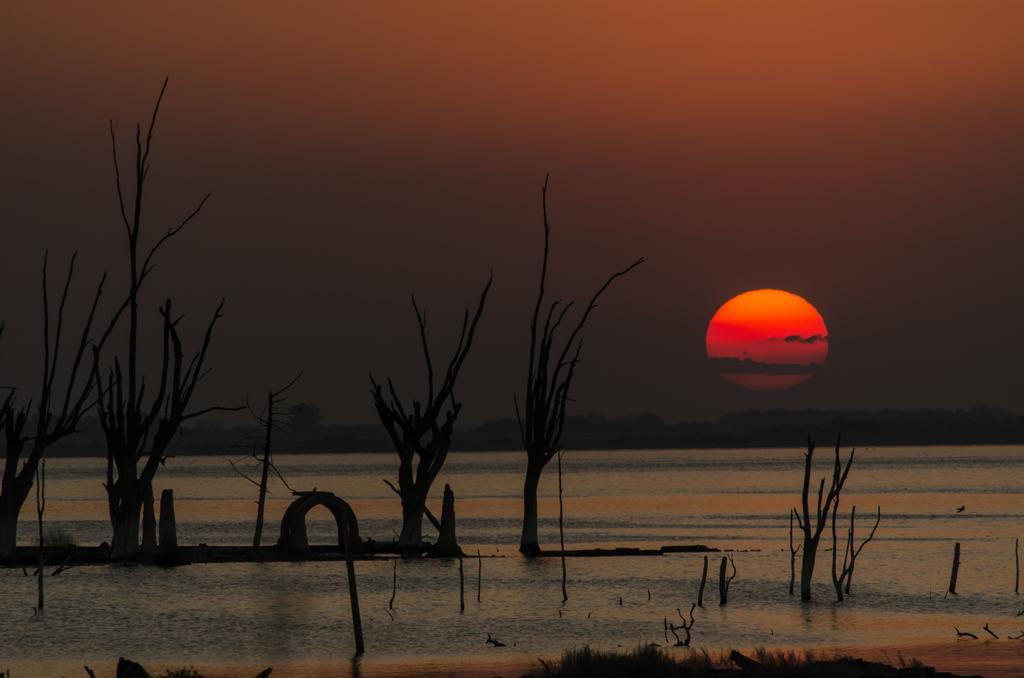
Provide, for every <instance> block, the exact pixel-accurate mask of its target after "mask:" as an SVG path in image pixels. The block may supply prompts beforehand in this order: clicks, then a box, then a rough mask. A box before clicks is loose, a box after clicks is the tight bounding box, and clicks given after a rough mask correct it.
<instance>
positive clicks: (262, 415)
mask: <svg viewBox="0 0 1024 678" xmlns="http://www.w3.org/2000/svg"><path fill="white" fill-rule="evenodd" d="M301 378H302V372H299V373H298V374H297V375H296V376H295V378H294V379H292V380H291V381H290V382H288V383H287V384H286V385H284V386H282V387H281V388H279V389H277V390H271V391H268V392H267V404H266V406H265V408H264V409H263V411H262V412H256V410H254V409H253V408H252V406H251V405H249V402H248V398H247V399H246V404H245V406H246V408H247V409H248V410H249V413H250V414H251V415H252V416H253V418H254V419H256V422H257V423H258V424H259V425H260V426H262V427H263V429H264V438H263V456H262V457H257V456H256V450H255V449H253V453H252V458H253V459H255V460H256V462H257V466H258V469H259V477H260V479H259V480H258V481H257V480H254V479H253V478H252V477H251V476H250V475H249V474H248V473H246V472H244V471H242V470H241V469H239V468H238V466H237V465H236V464H235V462H233V461H231V460H230V459H229V460H228V463H229V464H231V468H233V469H234V470H235V473H237V474H238V475H240V476H242V477H243V478H245V479H246V480H248V481H249V482H250V483H252V484H253V485H255V486H256V487H257V488H258V489H259V496H258V498H257V500H256V529H255V531H254V532H253V536H252V547H253V548H254V549H255V548H259V547H260V542H261V541H262V539H263V514H264V509H265V507H266V503H267V482H268V481H269V480H270V472H271V471H273V472H274V474H275V475H276V476H277V477H278V478H279V479H280V480H281V482H282V483H283V484H284V486H285V487H287V488H288V490H289V491H292V488H291V486H290V485H288V481H286V480H285V479H284V476H283V475H282V474H281V471H279V470H278V468H277V466H275V465H274V461H273V457H272V455H271V441H272V440H273V434H274V431H275V430H280V429H281V427H282V426H283V424H282V422H281V421H280V416H281V415H282V412H281V410H280V409H278V406H280V405H281V404H282V403H283V402H284V401H285V398H284V394H285V393H286V392H287V391H288V389H290V388H291V387H292V386H294V385H295V383H296V382H297V381H298V380H299V379H301ZM253 447H254V448H255V445H254V446H253Z"/></svg>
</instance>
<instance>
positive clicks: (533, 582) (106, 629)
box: [0, 446, 1024, 678]
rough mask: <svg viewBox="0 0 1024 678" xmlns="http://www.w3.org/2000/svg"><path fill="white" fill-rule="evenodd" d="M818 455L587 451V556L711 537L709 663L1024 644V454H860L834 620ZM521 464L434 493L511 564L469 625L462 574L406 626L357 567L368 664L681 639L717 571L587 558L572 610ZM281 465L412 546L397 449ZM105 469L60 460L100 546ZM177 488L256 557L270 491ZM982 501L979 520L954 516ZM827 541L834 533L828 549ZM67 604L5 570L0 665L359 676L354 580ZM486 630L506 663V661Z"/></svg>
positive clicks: (317, 529) (218, 464)
mask: <svg viewBox="0 0 1024 678" xmlns="http://www.w3.org/2000/svg"><path fill="white" fill-rule="evenodd" d="M829 454H830V451H829V450H827V449H822V450H820V451H819V452H818V457H819V459H818V461H820V466H819V467H818V469H817V470H816V474H818V475H823V474H825V473H827V472H828V468H827V464H828V463H829ZM802 460H803V456H802V451H801V450H799V449H793V450H774V449H773V450H664V451H630V450H620V451H613V452H572V453H568V454H567V455H566V457H565V462H564V463H565V488H566V495H565V510H566V541H567V543H569V544H572V545H573V546H617V545H634V546H661V545H664V544H693V543H701V544H706V545H708V546H712V547H718V548H721V549H723V550H725V549H733V550H735V551H737V552H736V553H735V554H734V555H735V560H736V567H737V569H738V576H737V577H736V579H735V581H734V582H733V584H732V590H731V593H730V602H729V604H728V605H727V606H725V607H719V606H718V605H717V589H716V580H717V563H716V562H715V561H716V560H717V558H718V556H712V562H713V565H712V568H711V575H710V577H709V579H710V581H709V595H708V596H706V598H707V600H706V603H708V604H707V605H706V609H705V610H703V611H700V610H698V612H697V625H696V627H695V628H694V642H695V644H696V645H703V646H707V647H710V648H722V647H730V646H735V647H752V646H758V645H766V646H790V647H798V648H835V647H863V646H898V645H901V644H902V645H914V644H922V643H937V642H945V641H948V640H950V639H951V636H952V633H953V632H952V626H953V625H954V624H956V625H958V626H960V627H961V628H971V629H973V630H976V631H978V632H979V633H981V632H980V630H979V629H980V628H981V626H982V625H984V624H985V623H986V622H987V623H990V624H991V625H992V627H993V628H995V629H997V630H999V631H1002V634H1003V635H1005V634H1007V633H1011V632H1012V633H1016V632H1017V631H1018V630H1020V629H1021V628H1024V618H1022V617H1015V616H1014V615H1015V613H1016V612H1017V610H1019V609H1020V608H1021V607H1022V605H1024V601H1022V599H1021V598H1020V597H1017V596H1014V594H1013V580H1014V557H1013V545H1014V544H1013V540H1014V538H1015V537H1017V536H1024V520H1022V517H1024V447H1017V446H1015V447H927V448H924V447H922V448H910V447H903V448H875V449H867V450H861V451H858V458H857V461H856V462H855V463H854V469H853V471H852V472H851V475H850V479H849V481H848V483H847V489H846V493H845V494H844V506H843V511H842V513H841V515H843V514H846V512H847V511H848V510H849V508H850V506H851V504H856V506H857V510H858V514H863V515H864V519H863V523H861V525H863V527H861V528H860V529H861V532H862V533H866V531H867V529H868V528H869V527H870V524H869V521H868V517H869V515H870V514H872V513H873V512H874V510H875V507H876V506H878V505H880V506H881V507H882V514H883V517H882V523H881V527H880V528H879V531H878V535H877V537H876V540H875V542H873V543H871V544H869V545H868V546H867V548H866V549H865V551H864V552H863V554H862V556H861V559H860V560H859V561H858V567H857V571H856V575H855V580H854V586H853V595H852V596H851V597H850V598H849V599H848V600H847V601H846V602H845V603H842V604H840V605H837V604H835V603H834V602H833V600H832V594H831V583H830V580H829V574H828V572H829V566H830V563H831V555H830V554H829V553H825V552H823V553H821V554H819V559H818V572H817V576H816V596H817V600H816V602H815V603H814V604H811V605H801V604H800V603H799V602H798V601H796V600H794V599H792V598H790V597H789V596H788V595H787V585H788V578H789V553H788V526H789V523H788V520H787V515H788V511H789V508H790V506H793V505H795V502H798V501H799V489H800V482H801V477H802ZM524 461H525V460H524V456H523V455H522V454H521V453H461V454H452V455H451V456H450V457H449V459H448V463H447V465H446V467H445V471H444V473H443V474H442V476H441V478H439V480H438V482H437V483H436V484H435V492H434V495H435V496H434V497H433V498H432V499H431V504H432V506H434V507H435V510H438V511H439V509H440V493H441V491H442V489H443V487H444V483H445V482H447V483H450V484H451V486H452V488H453V490H454V491H455V494H456V498H457V501H456V511H457V515H458V523H457V524H458V534H459V539H460V542H461V543H462V545H463V548H464V549H465V550H466V551H467V552H469V553H474V554H475V553H476V551H477V549H479V550H480V551H481V552H482V553H483V554H484V555H494V556H501V557H498V558H491V559H484V560H483V561H482V568H483V577H482V598H481V602H479V603H478V602H477V601H476V576H477V562H476V561H475V560H473V561H466V563H465V564H466V575H467V586H466V588H467V605H466V612H465V614H462V615H460V614H459V601H458V585H459V583H458V565H457V562H444V561H430V562H400V563H399V565H398V593H397V597H396V600H395V610H394V612H393V614H394V619H393V620H392V619H391V617H390V616H389V615H388V613H387V612H386V609H387V606H388V599H389V598H390V597H391V578H392V563H391V562H390V561H386V562H359V563H357V571H358V576H359V586H360V592H359V594H360V599H361V603H362V609H363V623H364V630H365V636H366V639H367V643H366V644H367V657H366V659H365V660H364V662H363V668H364V670H366V671H368V672H370V673H373V672H374V671H377V672H385V673H386V672H387V671H388V670H391V668H394V667H410V666H412V667H415V666H430V665H434V664H444V663H450V662H451V661H453V658H454V657H460V658H462V659H461V661H470V662H472V661H485V660H489V661H506V660H514V659H517V658H518V659H521V660H526V661H532V660H533V658H534V657H537V656H546V655H554V654H557V653H558V652H560V651H561V650H562V649H563V648H565V647H568V646H572V645H579V644H583V643H590V644H592V645H597V646H603V647H618V646H622V647H631V646H635V645H636V644H637V643H640V642H647V641H658V642H664V638H663V630H662V620H663V618H664V617H666V616H668V617H670V618H671V617H673V616H674V615H675V614H676V608H684V611H685V609H688V608H689V606H690V604H691V602H694V601H695V600H696V594H697V586H698V582H699V578H700V573H701V566H702V562H703V556H702V555H699V554H679V555H670V556H662V557H633V558H601V559H596V558H591V559H571V560H570V561H569V596H570V600H569V602H568V604H566V605H565V606H564V607H563V606H562V605H561V591H560V576H561V570H560V566H559V562H558V560H557V559H541V560H539V561H537V562H529V561H525V560H523V559H521V558H519V557H518V554H517V553H516V546H517V544H518V536H519V514H520V511H521V499H520V493H521V484H522V480H521V478H522V476H521V474H522V471H523V468H524V466H525V463H524ZM278 464H279V466H280V468H281V469H282V471H284V473H285V474H286V476H287V478H288V479H289V482H290V483H291V484H292V485H293V486H294V487H296V488H300V489H312V488H313V487H316V488H318V489H321V490H329V491H333V492H335V493H337V494H338V495H340V496H342V497H344V498H346V499H347V500H349V501H350V502H351V504H352V506H353V508H354V509H355V511H356V513H357V515H358V517H359V520H360V530H361V532H362V533H363V535H364V536H370V537H374V538H376V539H378V540H385V539H390V538H393V537H394V535H395V533H396V531H397V530H398V529H399V528H400V525H399V516H400V506H399V503H398V501H397V498H396V497H395V496H394V495H393V494H392V492H391V491H390V490H389V489H388V488H387V487H386V486H385V485H384V483H383V482H382V481H381V479H382V478H389V479H390V478H393V477H394V475H395V473H396V468H397V463H396V459H395V457H394V456H393V455H388V454H346V455H279V457H278ZM103 471H104V461H103V460H101V459H55V460H51V461H49V462H48V464H47V491H48V495H49V498H48V502H47V514H46V515H47V519H48V521H49V522H50V523H51V524H54V525H59V526H61V527H64V528H66V529H68V530H69V531H70V532H72V533H73V534H74V535H75V537H76V540H77V542H78V543H79V544H98V543H100V542H101V541H105V540H108V539H109V536H110V535H109V526H108V524H107V521H106V504H105V498H104V493H103V489H102V487H101V486H100V484H99V483H100V479H101V478H102V476H103ZM164 487H173V488H174V492H175V499H176V512H177V520H178V532H179V537H178V538H179V541H180V542H181V543H185V544H189V543H195V544H198V543H208V544H211V545H212V544H247V543H251V539H252V529H253V523H254V516H255V504H254V498H255V492H254V490H255V488H254V487H253V486H252V485H251V484H249V483H248V482H246V481H245V480H243V479H242V478H240V477H239V476H238V475H236V474H235V472H234V471H232V469H231V467H230V466H229V465H228V463H227V461H226V459H225V458H223V457H182V458H177V459H173V460H171V461H170V462H169V463H168V465H167V467H166V468H164V469H161V471H160V473H159V474H158V477H157V487H156V490H157V493H159V490H160V489H162V488H164ZM273 490H274V492H273V494H272V495H271V497H270V501H269V504H268V517H269V520H268V523H267V526H266V532H265V533H264V534H265V536H264V540H265V542H273V541H274V540H275V539H276V536H277V529H278V523H277V519H278V518H279V517H280V515H281V514H282V513H283V511H284V508H285V506H286V505H287V503H288V501H289V500H290V494H289V493H288V492H287V491H286V490H285V489H284V488H283V487H281V486H280V485H278V486H276V487H274V488H273ZM541 492H542V499H541V507H540V509H541V514H542V516H543V519H542V522H541V539H542V541H543V542H545V543H547V544H549V545H554V544H557V539H558V532H557V515H558V507H557V487H556V476H555V472H554V465H552V466H551V467H550V472H549V473H547V474H545V477H544V479H543V481H542V483H541ZM961 505H964V506H966V510H965V511H964V512H963V513H961V514H957V513H956V512H955V509H956V507H958V506H961ZM26 518H30V519H31V518H34V515H31V516H30V515H29V512H26ZM309 520H310V536H311V540H312V541H319V542H322V543H329V542H330V541H331V540H332V538H336V531H335V528H334V525H333V523H331V522H330V514H329V513H327V511H326V510H324V509H322V508H321V509H316V510H314V511H313V512H311V513H310V515H309ZM21 527H22V533H21V536H22V538H23V541H24V542H25V543H29V542H31V540H32V539H33V530H34V529H35V528H34V522H30V521H29V520H25V521H23V524H22V526H21ZM427 528H428V529H426V530H425V534H430V530H429V525H428V526H427ZM828 540H829V538H828V536H827V534H826V536H825V537H823V542H822V548H823V549H824V548H825V546H826V545H830V542H829V544H826V543H825V542H826V541H828ZM955 541H960V542H961V544H962V549H963V562H962V565H961V569H960V585H959V588H960V591H961V595H959V596H957V597H949V598H945V597H944V596H943V592H944V591H945V588H946V584H947V582H948V578H949V568H950V559H951V554H952V550H953V543H954V542H955ZM648 591H650V594H649V595H650V597H649V598H648ZM47 593H48V595H47V610H46V612H45V614H42V615H35V614H34V611H33V605H34V595H35V583H34V581H33V580H32V579H31V578H29V577H24V576H23V575H22V573H21V571H20V570H14V569H2V570H0V670H3V669H4V668H6V667H7V666H9V667H10V668H12V669H15V675H16V676H19V678H20V676H34V675H40V676H46V675H84V674H83V673H82V672H81V665H82V663H83V662H86V663H89V662H91V663H93V664H94V665H99V666H101V667H111V666H112V665H113V663H114V662H115V661H116V658H117V657H118V656H120V655H124V656H129V657H132V658H134V659H136V660H139V661H142V662H144V663H149V664H152V665H154V666H160V665H172V664H173V665H180V664H182V663H191V664H194V665H196V666H197V667H201V668H204V669H205V668H208V667H214V668H216V667H220V668H221V669H222V671H225V672H227V673H231V672H233V671H240V672H241V673H242V674H253V673H255V671H250V670H249V669H250V668H251V669H256V668H262V667H264V666H273V667H274V668H275V673H274V675H275V676H276V675H314V674H316V675H322V674H323V673H324V672H325V671H329V672H330V673H332V674H333V675H347V674H348V673H349V671H350V667H349V657H350V656H351V654H352V652H353V641H352V634H351V624H350V616H349V608H348V603H347V597H346V593H345V584H344V566H343V565H341V564H340V563H299V564H294V563H265V564H228V565H193V566H188V567H182V568H177V569H171V570H159V569H154V568H142V567H131V566H120V567H114V566H109V567H108V566H102V567H78V568H72V569H71V570H69V571H67V572H65V573H64V574H62V575H61V576H59V577H55V578H54V577H51V578H49V579H48V580H47ZM620 597H621V604H620ZM488 633H491V634H493V635H494V636H495V637H496V638H499V639H500V640H502V641H503V642H505V643H507V644H508V645H509V647H508V648H507V649H498V650H496V649H491V648H489V647H487V646H485V645H484V640H485V639H486V637H487V634H488ZM1007 642H1008V641H1007ZM1022 647H1024V645H1022ZM1021 661H1022V663H1024V654H1022V658H1021Z"/></svg>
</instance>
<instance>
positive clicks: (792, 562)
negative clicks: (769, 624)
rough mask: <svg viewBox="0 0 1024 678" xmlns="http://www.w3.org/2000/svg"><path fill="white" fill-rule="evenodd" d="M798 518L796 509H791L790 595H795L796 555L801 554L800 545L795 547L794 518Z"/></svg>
mask: <svg viewBox="0 0 1024 678" xmlns="http://www.w3.org/2000/svg"><path fill="white" fill-rule="evenodd" d="M795 516H796V509H789V595H793V587H794V586H795V584H796V554H797V553H799V552H800V547H801V545H800V544H797V545H796V546H794V545H793V518H794V517H795Z"/></svg>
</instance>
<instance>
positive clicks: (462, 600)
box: [459, 557, 466, 614]
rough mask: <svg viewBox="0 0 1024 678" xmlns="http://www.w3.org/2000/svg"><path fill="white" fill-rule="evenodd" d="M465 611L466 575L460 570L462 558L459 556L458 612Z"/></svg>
mask: <svg viewBox="0 0 1024 678" xmlns="http://www.w3.org/2000/svg"><path fill="white" fill-rule="evenodd" d="M465 611H466V577H465V576H464V572H463V570H462V558H461V557H460V558H459V614H462V613H463V612H465Z"/></svg>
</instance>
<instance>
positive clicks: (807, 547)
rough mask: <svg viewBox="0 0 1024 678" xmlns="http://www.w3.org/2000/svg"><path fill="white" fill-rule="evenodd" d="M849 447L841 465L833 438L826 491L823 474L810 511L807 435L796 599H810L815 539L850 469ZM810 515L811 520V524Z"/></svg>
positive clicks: (811, 446)
mask: <svg viewBox="0 0 1024 678" xmlns="http://www.w3.org/2000/svg"><path fill="white" fill-rule="evenodd" d="M854 452H855V451H853V450H851V451H850V459H849V460H848V461H847V462H846V467H845V468H843V466H842V464H841V462H840V460H839V440H838V439H837V440H836V451H835V462H834V464H833V467H832V483H831V485H830V486H829V490H828V494H827V495H826V494H825V478H822V479H821V483H820V484H819V485H818V504H817V508H816V510H815V512H814V515H813V516H812V515H811V506H810V487H811V465H812V463H813V460H814V441H813V440H811V439H810V438H808V439H807V454H806V455H804V484H803V491H802V493H801V495H800V497H801V499H800V500H801V508H802V511H803V513H802V517H801V513H800V512H797V513H796V520H797V524H798V525H799V527H800V529H801V530H802V531H803V535H804V539H803V544H802V547H803V555H802V560H801V563H800V600H810V599H811V580H812V579H813V578H814V561H815V558H816V557H817V555H818V542H819V541H820V540H821V533H822V532H823V531H824V530H825V526H826V525H827V524H828V520H829V515H830V514H831V513H832V511H834V510H835V506H836V504H837V503H838V502H839V493H840V492H842V491H843V485H844V484H845V483H846V477H847V476H848V475H849V473H850V466H851V465H852V464H853V455H854ZM812 518H813V524H812Z"/></svg>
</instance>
